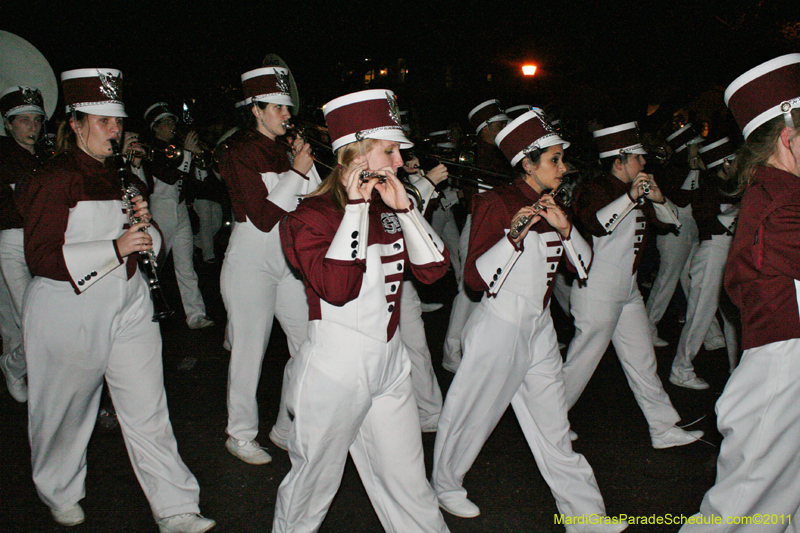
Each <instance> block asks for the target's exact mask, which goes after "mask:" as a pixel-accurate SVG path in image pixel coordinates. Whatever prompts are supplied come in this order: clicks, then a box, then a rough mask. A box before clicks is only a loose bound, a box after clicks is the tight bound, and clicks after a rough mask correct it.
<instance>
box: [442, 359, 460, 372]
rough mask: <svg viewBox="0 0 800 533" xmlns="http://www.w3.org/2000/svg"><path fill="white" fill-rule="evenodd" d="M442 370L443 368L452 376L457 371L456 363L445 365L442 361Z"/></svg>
mask: <svg viewBox="0 0 800 533" xmlns="http://www.w3.org/2000/svg"><path fill="white" fill-rule="evenodd" d="M442 368H444V369H445V370H447V371H448V372H452V373H453V374H455V373H456V371H457V370H458V363H445V362H444V361H442Z"/></svg>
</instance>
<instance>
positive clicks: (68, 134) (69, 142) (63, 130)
mask: <svg viewBox="0 0 800 533" xmlns="http://www.w3.org/2000/svg"><path fill="white" fill-rule="evenodd" d="M87 116H88V115H87V114H86V113H84V112H83V111H73V112H72V113H70V114H69V115H67V118H66V120H64V121H63V122H61V123H60V124H59V125H58V132H57V133H56V154H60V153H62V152H66V151H68V150H71V149H72V148H75V147H76V146H77V145H78V142H77V139H76V137H75V132H74V131H73V130H72V126H70V120H74V121H75V122H85V121H86V117H87Z"/></svg>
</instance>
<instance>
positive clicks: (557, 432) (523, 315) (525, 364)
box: [432, 111, 628, 532]
mask: <svg viewBox="0 0 800 533" xmlns="http://www.w3.org/2000/svg"><path fill="white" fill-rule="evenodd" d="M496 142H497V144H498V146H499V147H500V148H501V149H502V150H503V152H504V153H505V155H506V157H507V158H508V159H509V160H510V162H511V165H512V166H513V167H514V168H515V169H516V171H517V174H518V176H519V178H518V179H517V180H516V181H514V182H513V183H512V184H510V185H506V186H502V187H497V188H495V189H493V190H492V191H489V192H486V193H483V194H480V195H477V196H475V197H474V198H473V202H474V205H473V211H472V216H473V225H472V231H471V234H470V241H469V255H468V256H467V261H466V269H465V279H466V283H467V284H468V285H469V286H470V287H472V288H473V289H475V290H481V291H484V292H485V293H486V296H485V297H484V298H483V300H482V301H481V303H480V304H479V305H478V307H477V309H475V311H474V312H473V313H472V315H471V316H470V319H469V321H468V322H467V329H466V333H465V336H464V357H463V359H462V361H461V365H460V366H459V369H458V372H457V373H456V377H455V378H454V379H453V383H452V385H451V386H450V390H449V391H448V394H447V399H446V401H445V406H444V409H443V411H442V416H441V418H440V421H439V431H438V434H437V436H436V445H435V448H434V466H433V476H432V483H433V486H434V489H435V490H436V492H437V494H438V498H439V505H441V506H442V508H444V509H445V510H446V511H448V512H449V513H451V514H454V515H456V516H461V517H465V518H470V517H474V516H478V514H480V511H479V509H478V507H477V506H476V505H475V504H474V503H472V502H471V501H470V500H469V499H467V496H466V490H464V487H463V481H464V476H465V475H466V473H467V471H468V470H469V468H470V467H471V466H472V463H473V462H474V461H475V458H476V457H477V456H478V453H479V452H480V450H481V448H482V447H483V444H484V443H485V442H486V439H487V438H488V437H489V435H490V434H491V433H492V431H493V430H494V428H495V426H496V425H497V422H498V421H499V420H500V417H501V416H502V415H503V413H505V411H506V409H507V408H508V405H509V403H510V404H511V405H512V406H513V407H514V412H515V413H516V415H517V419H518V420H519V423H520V426H521V427H522V431H523V433H524V434H525V438H526V440H527V441H528V445H529V446H530V448H531V451H532V452H533V455H534V458H535V459H536V463H537V465H539V470H540V472H541V474H542V476H543V477H544V479H545V481H547V483H548V485H549V486H550V490H551V491H552V492H553V496H554V498H555V500H556V505H557V507H558V510H559V513H561V514H562V515H564V516H568V517H577V516H581V515H586V516H588V515H598V516H604V515H605V506H604V504H603V497H602V496H601V495H600V490H599V489H598V487H597V482H596V481H595V478H594V473H593V472H592V468H591V467H590V466H589V463H587V462H586V459H585V458H584V457H583V456H582V455H580V454H578V453H575V452H574V451H573V450H572V444H571V443H570V440H569V437H568V431H569V421H568V420H567V403H566V400H565V397H564V383H563V381H562V378H561V354H560V353H559V351H558V341H557V340H556V333H555V329H554V328H553V321H552V319H551V317H550V310H549V299H550V295H551V287H550V286H551V283H552V279H553V277H554V275H555V269H556V266H557V265H558V263H559V262H561V260H562V258H563V257H564V256H566V257H567V258H568V260H569V262H570V264H571V265H573V266H572V268H573V269H577V270H578V271H579V272H580V275H581V277H582V278H585V277H586V268H588V266H589V263H590V262H591V257H592V251H591V248H590V247H589V245H588V244H587V243H586V241H585V240H584V239H583V238H582V237H581V236H580V234H579V233H578V231H577V230H576V229H574V228H573V226H572V224H571V222H570V220H569V218H568V216H567V215H566V214H565V213H564V211H562V210H561V208H560V207H559V206H558V205H557V204H556V203H555V201H554V199H553V197H552V196H551V195H550V194H548V192H547V191H551V190H553V189H555V188H556V187H557V186H558V184H559V183H560V181H561V176H563V174H564V172H565V171H566V167H565V166H564V163H563V161H562V158H563V156H564V149H565V148H567V147H568V146H569V143H567V142H564V141H563V140H562V139H561V138H560V137H559V136H558V135H557V134H555V133H553V132H552V130H551V128H550V126H549V124H547V123H546V121H545V120H544V119H543V118H542V116H541V115H539V114H538V113H536V112H535V111H529V112H526V113H524V114H523V115H521V116H520V117H518V118H517V119H515V120H514V121H512V122H511V123H510V124H509V125H508V126H506V128H504V129H503V130H502V131H501V132H500V133H499V134H498V135H497V141H496ZM535 206H538V207H535ZM524 217H528V218H529V221H528V222H527V223H526V222H524ZM511 228H517V230H519V229H520V228H524V229H522V231H521V232H519V233H517V234H515V233H513V232H512V231H510V229H511ZM627 525H628V524H627V523H626V522H624V521H621V522H620V521H617V522H615V523H613V522H612V523H600V524H596V525H588V524H587V525H581V526H577V525H568V526H567V532H572V531H576V532H577V531H585V532H612V531H613V532H616V531H622V530H623V529H625V528H626V527H627Z"/></svg>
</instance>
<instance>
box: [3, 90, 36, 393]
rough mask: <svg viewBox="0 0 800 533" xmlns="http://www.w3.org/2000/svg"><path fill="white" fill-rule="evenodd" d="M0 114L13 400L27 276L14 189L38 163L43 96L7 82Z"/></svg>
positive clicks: (7, 355)
mask: <svg viewBox="0 0 800 533" xmlns="http://www.w3.org/2000/svg"><path fill="white" fill-rule="evenodd" d="M0 113H1V114H2V115H3V125H4V126H5V129H6V133H7V134H8V137H0V271H2V279H0V334H2V337H3V355H2V357H0V370H2V371H3V375H4V376H5V378H6V385H7V386H8V392H9V393H11V396H12V397H13V398H14V399H15V400H17V401H18V402H26V401H27V400H28V383H27V381H26V380H25V375H26V374H27V370H26V365H25V349H24V347H23V343H22V329H21V324H22V300H23V296H24V295H25V289H26V288H27V287H28V284H29V283H30V281H31V273H30V270H29V269H28V265H27V263H26V262H25V250H24V245H23V231H22V228H23V225H24V224H23V216H22V214H21V213H20V209H19V208H20V207H21V206H19V205H18V198H19V197H20V191H19V189H20V188H21V187H23V186H24V181H25V180H26V179H27V177H28V176H30V175H32V174H33V172H34V170H35V169H36V168H37V167H39V160H38V159H37V157H36V155H37V154H36V142H37V141H38V140H39V136H40V134H41V132H42V123H43V122H44V120H45V112H44V98H43V97H42V93H41V91H40V90H39V89H37V88H35V87H20V86H16V85H15V86H13V87H9V88H8V89H6V90H5V91H3V93H2V94H0Z"/></svg>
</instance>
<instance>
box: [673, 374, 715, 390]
mask: <svg viewBox="0 0 800 533" xmlns="http://www.w3.org/2000/svg"><path fill="white" fill-rule="evenodd" d="M669 382H670V383H672V384H673V385H677V386H678V387H683V388H685V389H693V390H706V389H707V388H708V387H710V385H709V384H708V382H706V380H704V379H703V378H698V377H697V376H694V377H693V378H689V379H681V378H679V377H678V376H676V375H675V374H672V373H670V375H669Z"/></svg>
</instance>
